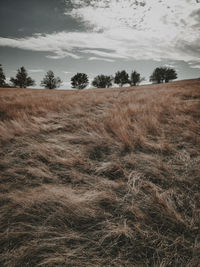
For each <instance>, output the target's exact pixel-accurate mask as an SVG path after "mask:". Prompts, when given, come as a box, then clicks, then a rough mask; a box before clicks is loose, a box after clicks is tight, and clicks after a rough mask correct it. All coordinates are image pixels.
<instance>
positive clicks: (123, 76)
mask: <svg viewBox="0 0 200 267" xmlns="http://www.w3.org/2000/svg"><path fill="white" fill-rule="evenodd" d="M114 82H115V83H116V84H118V85H119V86H121V87H122V86H123V85H124V84H126V83H129V75H128V73H127V72H126V71H125V70H123V71H118V72H116V73H115V79H114Z"/></svg>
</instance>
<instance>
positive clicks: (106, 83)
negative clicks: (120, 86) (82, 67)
mask: <svg viewBox="0 0 200 267" xmlns="http://www.w3.org/2000/svg"><path fill="white" fill-rule="evenodd" d="M112 80H113V78H112V77H111V76H106V75H103V74H102V75H98V76H96V77H95V78H94V80H93V81H92V85H93V86H94V87H97V88H108V87H111V86H112Z"/></svg>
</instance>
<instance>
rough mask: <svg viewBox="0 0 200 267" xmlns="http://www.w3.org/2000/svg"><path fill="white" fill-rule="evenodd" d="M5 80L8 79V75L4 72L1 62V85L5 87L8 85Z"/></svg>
mask: <svg viewBox="0 0 200 267" xmlns="http://www.w3.org/2000/svg"><path fill="white" fill-rule="evenodd" d="M5 80H6V76H5V74H4V72H3V68H2V65H1V64H0V87H4V86H5V85H6V83H5Z"/></svg>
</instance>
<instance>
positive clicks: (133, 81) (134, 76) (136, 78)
mask: <svg viewBox="0 0 200 267" xmlns="http://www.w3.org/2000/svg"><path fill="white" fill-rule="evenodd" d="M142 80H143V78H142V79H141V78H140V73H138V72H137V71H132V73H131V77H130V80H129V83H130V85H131V86H136V85H137V84H139V83H140V82H141V81H142Z"/></svg>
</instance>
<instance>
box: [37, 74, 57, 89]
mask: <svg viewBox="0 0 200 267" xmlns="http://www.w3.org/2000/svg"><path fill="white" fill-rule="evenodd" d="M61 84H62V81H61V79H60V77H55V75H54V73H53V71H52V70H49V71H48V72H47V73H46V75H45V77H44V78H43V80H42V81H41V86H43V87H45V88H46V89H55V88H57V87H60V85H61Z"/></svg>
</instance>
